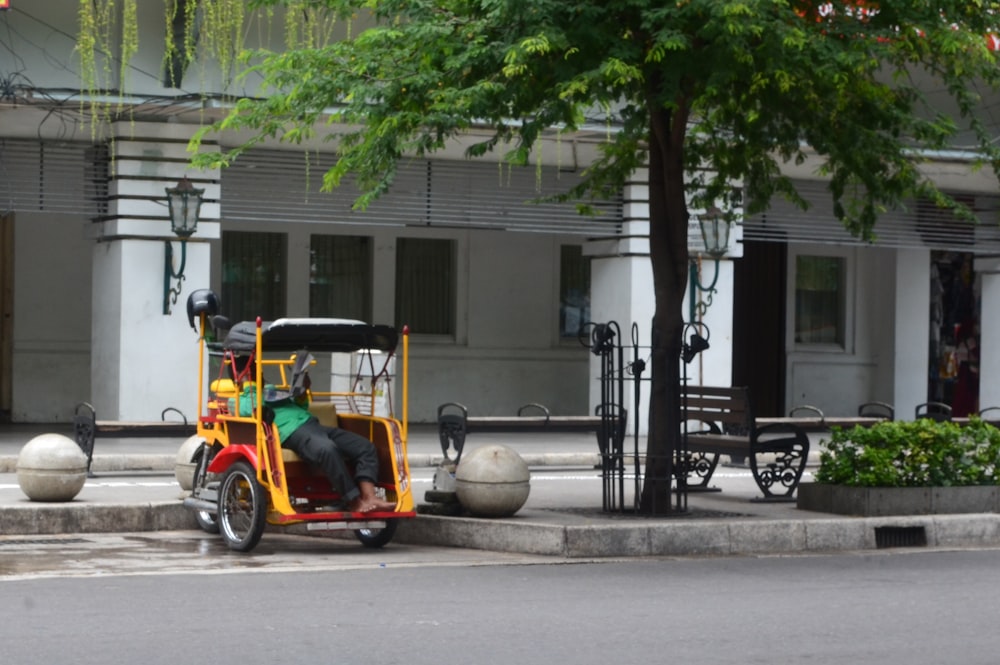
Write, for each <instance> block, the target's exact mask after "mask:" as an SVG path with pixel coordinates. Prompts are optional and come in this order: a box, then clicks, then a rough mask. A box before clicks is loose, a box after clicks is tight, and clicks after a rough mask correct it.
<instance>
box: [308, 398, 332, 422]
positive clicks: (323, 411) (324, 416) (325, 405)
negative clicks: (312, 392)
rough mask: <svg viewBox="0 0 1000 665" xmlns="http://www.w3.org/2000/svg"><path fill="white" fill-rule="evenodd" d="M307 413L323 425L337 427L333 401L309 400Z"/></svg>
mask: <svg viewBox="0 0 1000 665" xmlns="http://www.w3.org/2000/svg"><path fill="white" fill-rule="evenodd" d="M309 413H311V414H313V415H314V416H316V420H318V421H319V424H320V425H323V426H324V427H337V405H336V404H334V403H333V402H310V403H309Z"/></svg>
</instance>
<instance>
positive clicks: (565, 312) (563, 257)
mask: <svg viewBox="0 0 1000 665" xmlns="http://www.w3.org/2000/svg"><path fill="white" fill-rule="evenodd" d="M589 320H590V260H589V259H587V258H586V257H584V256H583V248H582V247H581V246H580V245H563V246H562V247H560V248H559V336H560V337H563V338H567V337H572V338H574V339H575V338H577V337H578V336H579V335H580V330H581V328H582V326H583V324H584V323H587V322H588V321H589Z"/></svg>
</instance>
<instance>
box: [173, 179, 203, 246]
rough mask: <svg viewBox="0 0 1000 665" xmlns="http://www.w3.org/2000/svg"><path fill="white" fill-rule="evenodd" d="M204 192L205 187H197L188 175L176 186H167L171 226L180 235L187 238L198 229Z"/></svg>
mask: <svg viewBox="0 0 1000 665" xmlns="http://www.w3.org/2000/svg"><path fill="white" fill-rule="evenodd" d="M204 193H205V190H204V189H196V188H195V187H194V186H193V185H192V184H191V181H190V180H188V179H187V178H186V177H185V178H182V179H181V181H180V182H179V183H177V186H176V187H168V188H167V206H168V207H169V209H170V228H171V230H172V231H173V232H174V233H175V234H176V235H177V236H178V237H180V238H187V237H189V236H191V234H193V233H194V232H195V230H197V228H198V213H199V212H200V211H201V200H202V199H201V197H202V195H203V194H204Z"/></svg>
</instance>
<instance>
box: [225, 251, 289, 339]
mask: <svg viewBox="0 0 1000 665" xmlns="http://www.w3.org/2000/svg"><path fill="white" fill-rule="evenodd" d="M287 246H288V241H287V237H286V236H285V234H284V233H261V232H247V231H223V232H222V313H223V314H225V315H226V316H228V317H229V319H230V320H231V321H233V322H234V323H235V322H237V321H252V320H254V319H256V318H257V317H258V316H260V317H261V318H263V319H264V320H265V321H270V320H274V319H277V318H280V317H282V316H285V314H286V310H287V302H286V294H285V284H286V283H287V282H288V279H287V277H288V276H287V274H286V270H287V268H286V266H287V261H286V256H287Z"/></svg>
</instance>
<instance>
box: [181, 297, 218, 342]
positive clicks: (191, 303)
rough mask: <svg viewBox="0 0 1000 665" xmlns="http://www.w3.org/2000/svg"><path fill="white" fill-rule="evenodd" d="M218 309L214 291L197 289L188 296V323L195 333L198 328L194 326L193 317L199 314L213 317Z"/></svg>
mask: <svg viewBox="0 0 1000 665" xmlns="http://www.w3.org/2000/svg"><path fill="white" fill-rule="evenodd" d="M219 309H220V302H219V296H217V295H215V292H214V291H212V290H211V289H198V290H197V291H194V292H193V293H192V294H191V295H189V296H188V302H187V311H188V323H190V324H191V327H192V328H193V329H194V330H195V332H197V330H198V327H197V326H195V324H194V320H195V317H197V316H198V315H199V314H207V315H209V316H214V315H215V314H218V313H219Z"/></svg>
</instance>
